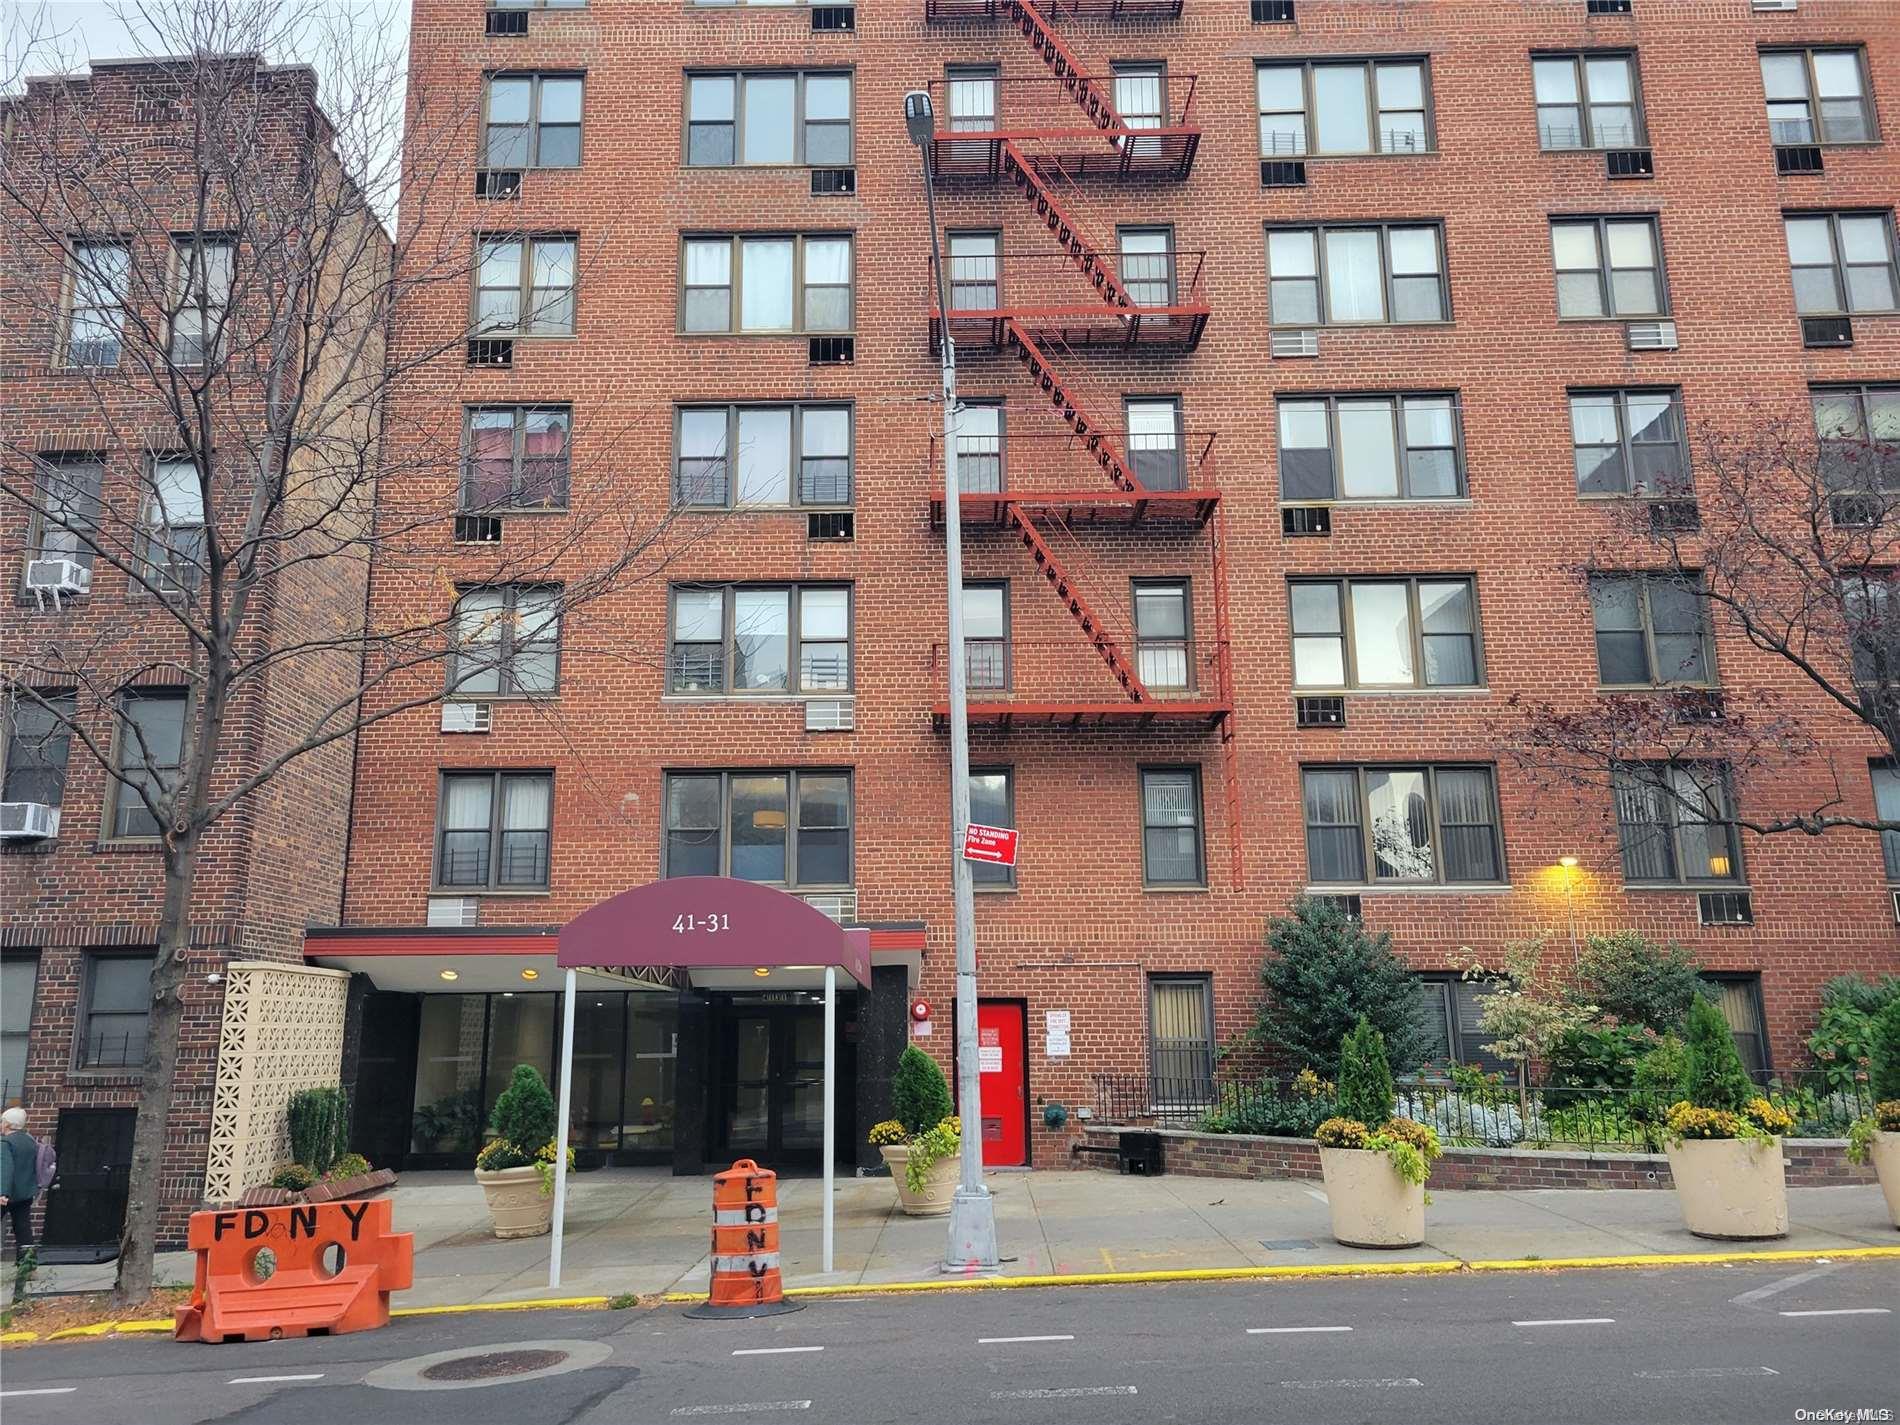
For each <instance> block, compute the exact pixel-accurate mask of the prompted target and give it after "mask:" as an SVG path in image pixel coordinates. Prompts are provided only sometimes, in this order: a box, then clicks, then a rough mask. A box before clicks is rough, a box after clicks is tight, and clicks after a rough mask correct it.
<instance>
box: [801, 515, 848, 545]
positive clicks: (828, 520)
mask: <svg viewBox="0 0 1900 1425" xmlns="http://www.w3.org/2000/svg"><path fill="white" fill-rule="evenodd" d="M857 532H858V531H857V518H856V516H855V515H853V514H852V512H851V511H850V510H812V511H811V512H810V513H808V514H807V515H806V516H805V538H807V539H836V540H845V539H855V538H856V537H857Z"/></svg>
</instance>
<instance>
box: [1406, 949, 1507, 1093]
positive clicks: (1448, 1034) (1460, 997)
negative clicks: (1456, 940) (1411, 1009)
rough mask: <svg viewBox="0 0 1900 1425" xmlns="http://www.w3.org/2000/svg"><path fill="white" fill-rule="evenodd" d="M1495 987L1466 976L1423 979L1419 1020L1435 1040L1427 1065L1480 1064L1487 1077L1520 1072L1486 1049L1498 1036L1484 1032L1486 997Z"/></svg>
mask: <svg viewBox="0 0 1900 1425" xmlns="http://www.w3.org/2000/svg"><path fill="white" fill-rule="evenodd" d="M1493 990H1494V986H1493V985H1492V984H1490V983H1489V982H1488V981H1484V980H1467V979H1465V978H1464V977H1463V976H1462V975H1433V974H1428V975H1421V976H1419V986H1418V996H1419V1018H1420V1021H1421V1023H1422V1024H1423V1025H1424V1027H1425V1031H1426V1033H1427V1034H1428V1035H1430V1036H1431V1040H1432V1047H1431V1048H1430V1049H1429V1050H1427V1051H1426V1054H1425V1061H1426V1063H1427V1064H1476V1065H1477V1066H1478V1067H1479V1068H1481V1069H1483V1070H1485V1071H1486V1072H1487V1073H1494V1074H1495V1073H1505V1072H1508V1073H1511V1074H1515V1073H1516V1072H1517V1066H1516V1065H1515V1064H1514V1063H1513V1062H1511V1061H1509V1060H1506V1059H1501V1058H1499V1057H1498V1056H1497V1055H1496V1054H1494V1053H1493V1052H1491V1050H1489V1049H1487V1048H1486V1047H1485V1046H1486V1044H1488V1043H1489V1042H1490V1041H1492V1040H1494V1039H1496V1038H1497V1035H1496V1034H1495V1033H1493V1032H1491V1031H1488V1030H1486V1029H1485V1028H1484V1025H1483V1022H1482V1015H1483V1011H1484V1001H1485V997H1486V996H1487V995H1489V994H1491V993H1493Z"/></svg>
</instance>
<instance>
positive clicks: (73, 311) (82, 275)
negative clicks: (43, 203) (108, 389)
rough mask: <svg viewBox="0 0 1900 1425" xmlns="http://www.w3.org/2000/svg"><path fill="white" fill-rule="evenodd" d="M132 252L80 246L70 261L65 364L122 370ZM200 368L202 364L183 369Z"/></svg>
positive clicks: (72, 249)
mask: <svg viewBox="0 0 1900 1425" xmlns="http://www.w3.org/2000/svg"><path fill="white" fill-rule="evenodd" d="M131 281H132V250H131V248H129V247H128V246H127V245H126V244H124V243H122V242H83V241H74V242H73V243H72V244H71V245H70V246H69V247H68V249H67V255H66V294H67V295H66V334H65V340H64V342H63V343H62V351H63V356H62V358H61V359H62V364H64V365H66V366H100V367H107V366H117V365H118V364H119V355H120V351H121V348H122V345H123V342H124V336H125V303H126V294H127V290H128V288H129V287H130V285H131ZM180 364H196V363H182V362H181V363H180Z"/></svg>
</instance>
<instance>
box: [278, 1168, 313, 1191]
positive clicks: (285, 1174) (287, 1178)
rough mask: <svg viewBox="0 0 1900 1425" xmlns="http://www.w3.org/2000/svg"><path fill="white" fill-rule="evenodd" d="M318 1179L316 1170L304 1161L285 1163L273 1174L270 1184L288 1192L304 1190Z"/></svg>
mask: <svg viewBox="0 0 1900 1425" xmlns="http://www.w3.org/2000/svg"><path fill="white" fill-rule="evenodd" d="M316 1180H317V1174H316V1171H315V1170H314V1169H312V1168H310V1167H308V1166H306V1165H305V1164H303V1163H285V1164H284V1165H283V1167H281V1168H279V1169H278V1170H277V1171H276V1172H274V1173H272V1174H271V1180H270V1185H271V1186H272V1187H274V1188H283V1189H284V1190H285V1191H286V1192H303V1191H305V1190H306V1189H307V1188H308V1187H309V1186H310V1184H312V1183H314V1182H315V1181H316Z"/></svg>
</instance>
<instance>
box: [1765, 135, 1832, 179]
mask: <svg viewBox="0 0 1900 1425" xmlns="http://www.w3.org/2000/svg"><path fill="white" fill-rule="evenodd" d="M1821 171H1822V168H1821V146H1820V145H1819V144H1811V143H1810V144H1781V145H1779V146H1777V147H1776V149H1775V172H1777V173H1779V174H1783V175H1787V174H1791V173H1819V172H1821Z"/></svg>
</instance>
